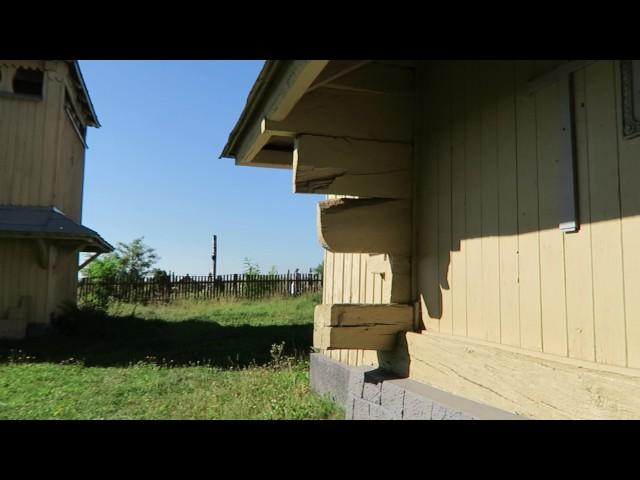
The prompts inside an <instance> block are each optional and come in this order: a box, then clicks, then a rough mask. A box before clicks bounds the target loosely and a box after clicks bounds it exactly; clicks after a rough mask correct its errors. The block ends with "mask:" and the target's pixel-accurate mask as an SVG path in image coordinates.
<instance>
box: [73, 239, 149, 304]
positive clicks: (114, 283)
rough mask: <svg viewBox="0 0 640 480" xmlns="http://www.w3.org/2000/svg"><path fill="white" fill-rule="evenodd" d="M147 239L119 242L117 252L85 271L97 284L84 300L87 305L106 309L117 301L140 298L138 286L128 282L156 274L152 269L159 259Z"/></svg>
mask: <svg viewBox="0 0 640 480" xmlns="http://www.w3.org/2000/svg"><path fill="white" fill-rule="evenodd" d="M143 238H144V237H140V238H136V239H134V240H133V241H132V242H130V243H123V242H118V244H117V248H116V251H115V252H111V253H109V254H106V255H103V256H101V257H99V258H97V259H96V260H94V261H93V262H91V263H90V264H89V265H87V266H86V267H85V268H83V269H82V274H83V275H84V276H85V277H86V278H87V279H88V280H89V281H90V282H91V283H93V284H94V285H95V287H94V289H93V291H92V294H91V295H89V297H88V298H85V299H83V300H84V302H85V303H87V304H89V305H91V306H93V307H96V308H101V309H104V308H106V306H107V305H108V304H109V302H110V301H112V300H113V299H117V300H125V301H130V300H132V299H135V298H137V293H139V292H138V290H137V288H138V287H137V286H136V285H135V284H133V286H132V285H131V284H129V283H128V282H136V281H140V280H142V279H143V278H144V277H145V276H146V275H148V274H150V273H152V267H153V266H154V265H155V263H156V262H157V261H158V260H159V257H158V255H157V254H156V252H155V250H154V249H153V248H151V247H150V246H148V245H146V244H145V243H144V242H143ZM118 280H124V282H118ZM118 283H120V284H119V285H118Z"/></svg>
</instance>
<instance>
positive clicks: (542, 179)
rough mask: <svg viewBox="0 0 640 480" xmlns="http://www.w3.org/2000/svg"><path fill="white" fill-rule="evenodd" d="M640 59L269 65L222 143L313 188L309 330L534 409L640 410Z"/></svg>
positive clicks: (242, 160) (411, 370)
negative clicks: (314, 285)
mask: <svg viewBox="0 0 640 480" xmlns="http://www.w3.org/2000/svg"><path fill="white" fill-rule="evenodd" d="M639 134H640V61H619V60H598V61H569V60H567V61H415V62H409V61H269V62H267V63H266V64H265V66H264V69H263V70H262V72H261V73H260V76H259V78H258V79H257V81H256V83H255V86H254V88H253V90H252V91H251V93H250V96H249V99H248V102H247V105H246V108H245V109H244V111H243V113H242V115H241V117H240V119H239V121H238V123H237V125H236V127H235V129H234V130H233V132H232V133H231V135H230V138H229V142H228V143H227V145H226V147H225V149H224V152H223V156H225V157H232V158H235V161H236V164H238V165H247V166H261V167H275V168H289V169H291V170H292V172H293V181H292V185H293V191H294V192H296V193H321V194H326V195H327V199H326V200H324V201H321V202H320V203H319V205H318V237H319V239H320V241H321V242H322V244H323V245H324V247H325V248H326V255H325V279H326V281H325V287H324V301H323V305H321V306H319V307H318V308H317V309H316V317H315V334H314V344H315V346H316V347H317V348H319V349H322V351H324V352H325V354H326V355H328V356H331V357H332V358H334V359H336V360H339V361H341V362H344V363H348V364H350V365H362V364H376V365H379V366H380V367H382V368H384V369H387V370H391V371H394V372H396V373H398V374H400V375H403V376H408V377H409V378H411V379H414V380H417V381H419V382H422V383H424V384H427V385H430V386H432V387H435V388H437V389H441V390H444V391H446V392H450V393H451V394H455V395H458V396H462V397H465V398H467V399H470V400H474V401H477V402H481V403H484V404H487V405H490V406H493V407H497V408H500V409H502V410H506V411H508V412H513V413H517V414H520V415H523V416H526V417H529V418H548V419H562V418H613V419H618V418H640V189H639V188H638V185H640V136H639Z"/></svg>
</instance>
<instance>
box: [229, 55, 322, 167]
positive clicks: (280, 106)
mask: <svg viewBox="0 0 640 480" xmlns="http://www.w3.org/2000/svg"><path fill="white" fill-rule="evenodd" d="M328 63H329V60H294V61H289V62H284V61H275V62H271V63H269V62H267V64H265V67H264V68H263V73H264V72H266V73H265V75H264V78H263V79H262V82H263V84H262V85H258V82H260V80H261V79H260V77H259V78H258V80H257V81H256V86H255V89H256V92H255V94H254V95H251V94H250V95H249V100H248V101H247V106H246V107H245V109H244V111H243V112H242V115H241V116H240V119H239V120H238V123H237V124H236V127H235V128H234V130H233V132H232V133H231V135H230V138H229V141H228V142H227V145H226V146H225V148H224V150H223V152H222V155H221V157H226V158H235V160H236V165H238V164H250V163H251V161H252V160H253V159H254V158H255V156H256V155H257V154H258V153H259V152H260V150H261V149H262V148H263V147H264V146H265V145H266V144H267V143H268V141H269V139H270V138H271V136H272V135H273V133H272V132H271V131H270V130H268V129H265V128H264V120H265V119H268V120H273V121H281V120H284V119H285V118H286V117H287V115H289V113H290V112H291V110H292V109H293V107H294V106H295V105H296V103H298V101H299V100H300V98H302V96H303V95H304V94H305V93H306V92H307V89H308V88H309V87H310V86H311V84H312V83H313V81H314V80H315V79H316V78H317V76H318V75H319V74H320V72H321V71H322V70H323V69H324V67H325V66H326V65H327V64H328ZM261 76H262V74H261Z"/></svg>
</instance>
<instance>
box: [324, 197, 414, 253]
mask: <svg viewBox="0 0 640 480" xmlns="http://www.w3.org/2000/svg"><path fill="white" fill-rule="evenodd" d="M317 229H318V239H319V240H320V243H321V244H322V246H323V247H324V248H326V249H327V250H329V251H331V252H339V253H387V254H389V255H401V256H409V255H410V250H411V203H410V201H409V200H387V199H379V198H339V199H333V200H324V201H322V202H319V203H318V219H317Z"/></svg>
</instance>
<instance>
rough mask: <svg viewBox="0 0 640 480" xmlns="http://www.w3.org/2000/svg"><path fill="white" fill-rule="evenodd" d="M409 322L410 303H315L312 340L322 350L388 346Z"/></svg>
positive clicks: (411, 313) (383, 347)
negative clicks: (316, 304)
mask: <svg viewBox="0 0 640 480" xmlns="http://www.w3.org/2000/svg"><path fill="white" fill-rule="evenodd" d="M412 326H413V308H412V307H411V306H410V305H346V304H341V305H318V306H316V309H315V315H314V342H313V343H314V346H315V347H316V348H322V349H326V350H332V349H340V348H347V349H349V348H354V349H364V350H392V349H393V348H394V346H395V342H396V335H397V334H398V333H399V332H406V331H410V330H411V329H412Z"/></svg>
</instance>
